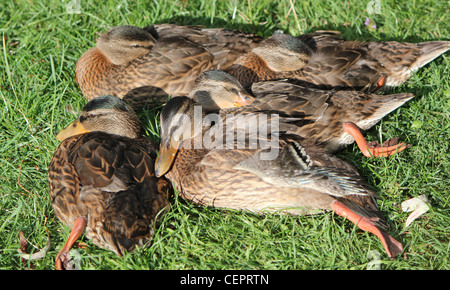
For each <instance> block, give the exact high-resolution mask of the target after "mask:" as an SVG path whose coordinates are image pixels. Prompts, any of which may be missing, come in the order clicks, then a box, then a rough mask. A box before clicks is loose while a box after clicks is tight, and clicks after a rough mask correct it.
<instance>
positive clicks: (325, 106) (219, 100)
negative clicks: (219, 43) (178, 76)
mask: <svg viewBox="0 0 450 290" xmlns="http://www.w3.org/2000/svg"><path fill="white" fill-rule="evenodd" d="M200 76H201V78H200V77H199V80H198V82H197V84H196V86H195V87H194V89H193V90H192V91H191V93H190V94H189V95H188V97H190V98H192V99H193V100H194V101H197V102H198V103H200V105H201V106H203V108H204V109H205V110H207V111H208V112H212V111H217V110H222V111H224V114H226V113H227V112H228V110H231V111H232V112H233V113H239V114H247V113H248V112H249V111H250V112H253V111H256V112H259V111H265V112H271V113H274V114H279V115H281V116H283V117H284V118H289V123H290V124H291V125H292V127H291V128H290V129H289V130H290V131H289V132H290V133H291V134H296V135H298V136H300V137H302V138H307V139H308V140H310V141H311V142H314V143H316V144H317V146H321V147H323V148H324V149H325V150H326V151H327V152H328V153H335V152H337V151H338V150H340V149H342V148H343V147H344V146H347V145H350V144H352V143H354V142H356V144H357V146H358V148H359V149H360V151H361V153H362V154H363V155H364V156H366V157H370V158H371V157H388V156H391V155H394V154H396V153H399V152H401V151H403V150H405V149H407V148H409V147H410V146H411V145H410V144H406V143H404V142H402V143H399V142H398V138H395V137H394V138H391V139H389V140H386V141H385V142H383V144H378V142H377V141H373V142H368V141H367V140H366V139H365V138H364V136H363V135H362V133H361V130H368V129H370V128H371V127H372V126H373V125H375V124H376V123H377V122H379V121H380V120H381V119H382V118H383V117H384V116H386V115H387V114H389V113H390V112H392V111H393V110H395V109H397V108H398V107H400V106H402V105H403V104H404V103H406V102H407V101H408V100H410V99H412V98H413V97H414V95H413V94H410V93H397V94H387V95H380V94H374V93H371V94H369V93H364V92H361V91H351V90H321V89H315V88H309V87H304V86H301V85H298V84H295V83H292V82H290V81H288V80H277V81H262V82H257V83H254V84H253V85H252V87H251V92H252V93H251V94H250V93H248V91H247V90H246V89H245V88H244V87H243V86H242V84H241V83H240V82H239V81H238V80H237V79H236V78H234V77H233V76H232V75H230V74H228V73H227V72H224V71H220V70H209V71H206V72H203V73H202V74H201V75H200ZM206 84H207V85H206ZM221 88H223V89H221ZM213 89H214V91H212V90H213ZM196 95H202V96H203V97H202V98H199V97H196ZM211 103H213V104H216V105H215V106H213V105H211ZM237 107H241V108H239V109H237ZM236 110H238V111H236Z"/></svg>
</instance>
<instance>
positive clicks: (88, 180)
mask: <svg viewBox="0 0 450 290" xmlns="http://www.w3.org/2000/svg"><path fill="white" fill-rule="evenodd" d="M142 134H143V131H142V125H141V123H140V121H139V119H138V117H137V115H136V113H135V112H134V111H133V110H132V109H131V108H130V106H128V105H127V104H126V103H125V101H123V100H122V99H120V98H118V97H115V96H108V95H107V96H100V97H97V98H95V99H93V100H91V101H89V102H88V103H87V104H86V105H85V106H84V107H83V109H82V111H81V113H80V115H79V116H78V118H77V120H76V121H74V122H73V123H71V124H70V125H68V126H67V127H66V128H65V129H63V130H61V131H60V132H59V133H58V135H57V136H56V138H57V139H58V140H60V141H61V143H60V144H59V146H58V147H57V149H56V150H55V152H54V154H53V157H52V159H51V161H50V164H49V168H48V177H49V189H50V198H51V202H52V206H53V210H54V213H55V215H56V217H57V218H58V219H59V220H60V221H61V222H62V223H63V224H64V225H66V226H69V227H71V229H72V230H71V232H70V234H69V236H68V238H67V242H66V243H65V244H64V246H63V247H62V249H61V251H60V252H59V253H58V255H57V256H56V269H58V270H62V269H66V268H68V267H69V264H68V261H69V256H68V252H69V250H70V249H71V247H72V246H73V244H74V243H75V242H76V240H77V239H78V238H79V237H80V236H81V235H82V234H83V233H85V237H87V238H88V239H90V240H91V241H92V242H93V243H94V244H95V245H97V246H99V247H101V248H104V249H106V250H110V251H113V252H115V253H116V254H117V255H119V256H122V255H124V254H125V253H127V252H131V251H133V250H134V249H136V248H139V247H142V246H144V245H146V244H148V243H149V242H150V241H151V240H152V238H153V235H154V233H155V225H156V223H157V222H158V220H159V217H160V216H162V214H163V213H164V212H166V211H167V210H168V208H169V202H168V193H169V192H170V190H171V185H170V183H169V182H168V181H167V180H166V179H165V178H158V177H156V176H155V173H154V166H155V164H154V162H155V159H156V156H157V150H156V149H157V146H155V144H154V143H153V142H151V141H150V140H148V139H147V138H145V137H144V136H143V135H142Z"/></svg>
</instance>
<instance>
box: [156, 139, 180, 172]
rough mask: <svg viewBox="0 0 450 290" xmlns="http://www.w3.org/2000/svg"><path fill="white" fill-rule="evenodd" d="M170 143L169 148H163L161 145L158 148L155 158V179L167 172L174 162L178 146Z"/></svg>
mask: <svg viewBox="0 0 450 290" xmlns="http://www.w3.org/2000/svg"><path fill="white" fill-rule="evenodd" d="M174 145H175V146H172V143H170V145H169V146H165V145H163V144H161V147H160V148H159V156H158V157H157V158H156V162H155V175H156V177H160V176H162V175H164V174H166V173H167V171H169V169H170V167H171V166H172V163H173V161H174V160H175V156H176V155H177V152H178V145H179V144H174Z"/></svg>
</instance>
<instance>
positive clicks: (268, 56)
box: [226, 31, 450, 92]
mask: <svg viewBox="0 0 450 290" xmlns="http://www.w3.org/2000/svg"><path fill="white" fill-rule="evenodd" d="M449 49H450V41H426V42H420V43H408V42H398V41H374V42H360V41H347V40H344V39H342V38H341V35H340V33H339V32H336V31H316V32H312V33H308V34H304V35H301V36H298V37H294V36H292V35H289V34H284V33H282V32H277V33H274V34H273V35H272V36H271V37H269V38H267V39H264V40H263V41H261V42H260V43H259V45H258V46H256V47H255V48H253V49H252V50H251V51H250V52H249V53H247V54H244V55H242V56H241V57H239V58H238V59H237V60H236V62H235V63H234V64H233V65H232V66H231V67H230V68H228V69H226V71H227V72H228V73H230V74H231V75H233V76H234V77H236V78H237V79H238V80H239V81H240V82H241V84H242V85H243V86H244V87H245V88H246V89H248V88H249V87H250V86H251V84H253V83H254V82H257V81H264V80H274V79H282V78H288V79H292V81H293V82H296V83H300V84H302V85H304V86H308V87H313V88H319V89H341V90H342V89H350V90H360V91H364V92H375V91H377V90H382V91H388V90H389V89H391V88H393V87H397V86H399V85H401V84H403V83H405V82H406V81H407V80H408V79H409V78H410V77H411V76H412V75H413V73H414V72H415V71H417V70H418V69H420V68H421V67H423V66H424V65H426V64H427V63H429V62H431V61H433V60H434V59H435V58H437V57H439V56H440V55H441V54H443V53H445V52H446V51H448V50H449Z"/></svg>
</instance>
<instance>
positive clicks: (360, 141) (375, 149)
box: [343, 123, 411, 157]
mask: <svg viewBox="0 0 450 290" xmlns="http://www.w3.org/2000/svg"><path fill="white" fill-rule="evenodd" d="M343 126H344V130H345V132H347V133H348V134H350V135H352V137H353V138H354V139H355V141H356V144H357V145H358V147H359V150H361V152H362V154H364V156H366V157H387V156H391V155H393V154H395V153H397V152H401V151H403V150H405V149H406V148H409V147H411V145H409V144H405V143H400V144H399V143H398V138H392V139H389V140H387V141H385V142H383V144H381V145H380V144H378V142H377V141H374V142H370V143H369V142H367V141H366V139H365V138H364V136H363V135H362V134H361V131H360V130H359V128H358V127H357V126H356V125H355V124H353V123H344V125H343Z"/></svg>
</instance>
